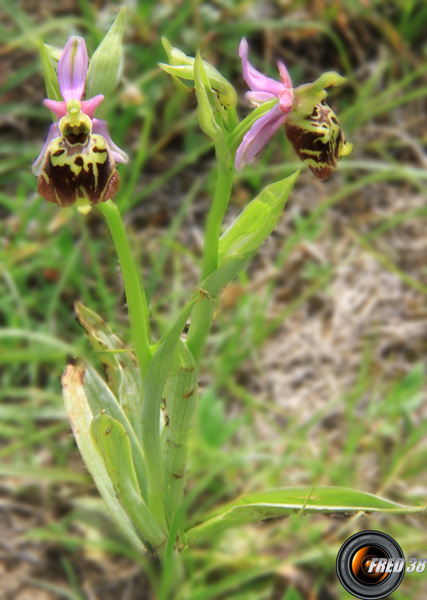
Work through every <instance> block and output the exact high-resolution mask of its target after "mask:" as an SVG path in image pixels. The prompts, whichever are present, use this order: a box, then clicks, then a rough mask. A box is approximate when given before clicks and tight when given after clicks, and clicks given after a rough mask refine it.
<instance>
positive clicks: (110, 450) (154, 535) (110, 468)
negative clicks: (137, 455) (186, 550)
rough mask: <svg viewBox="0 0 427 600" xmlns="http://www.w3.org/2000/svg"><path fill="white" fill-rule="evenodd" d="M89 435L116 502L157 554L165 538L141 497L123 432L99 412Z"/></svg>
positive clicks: (127, 443) (107, 416) (165, 535)
mask: <svg viewBox="0 0 427 600" xmlns="http://www.w3.org/2000/svg"><path fill="white" fill-rule="evenodd" d="M90 434H91V438H92V441H93V443H94V445H95V447H96V448H97V450H98V452H99V454H100V456H101V457H102V458H103V460H104V464H105V468H106V470H107V473H108V476H109V478H110V481H111V484H112V486H113V488H114V491H115V494H116V498H117V500H118V501H119V502H120V504H121V506H122V507H123V509H124V510H125V512H126V514H127V516H128V517H129V519H130V520H131V522H132V524H133V525H134V527H135V528H136V529H137V530H138V532H139V533H140V535H141V537H143V538H144V539H146V540H148V541H149V542H150V543H151V544H152V545H153V546H154V547H155V548H156V550H157V551H161V548H162V546H164V545H165V543H166V539H167V534H166V532H165V531H164V530H163V529H162V528H161V527H160V525H159V523H158V522H157V521H156V519H155V518H154V517H153V515H152V513H151V512H150V510H149V509H148V507H147V505H146V503H145V502H144V499H143V498H142V496H141V493H140V490H139V486H138V481H137V478H136V473H135V467H134V464H133V460H132V452H131V446H130V442H129V437H128V435H127V432H126V430H125V428H124V427H123V425H122V424H121V423H119V422H118V421H116V419H113V418H112V417H111V416H109V415H107V414H105V413H104V412H102V413H101V414H99V415H97V416H96V417H95V418H94V419H93V420H92V422H91V426H90Z"/></svg>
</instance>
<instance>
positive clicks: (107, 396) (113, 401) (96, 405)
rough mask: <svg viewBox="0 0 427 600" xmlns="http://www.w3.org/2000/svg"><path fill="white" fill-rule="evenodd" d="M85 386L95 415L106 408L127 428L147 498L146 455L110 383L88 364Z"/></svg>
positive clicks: (140, 481) (143, 490)
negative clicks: (109, 385)
mask: <svg viewBox="0 0 427 600" xmlns="http://www.w3.org/2000/svg"><path fill="white" fill-rule="evenodd" d="M83 386H84V390H85V393H86V397H87V400H88V402H89V405H90V408H91V411H92V414H93V416H96V415H97V414H99V413H100V412H101V411H103V410H104V411H106V412H107V414H109V415H111V416H112V417H113V418H114V419H116V420H117V421H119V422H120V423H121V424H122V425H123V427H124V428H125V429H126V432H127V434H128V436H129V441H130V444H131V448H132V456H133V461H134V463H135V469H136V474H137V477H138V482H139V487H140V490H141V494H142V496H143V498H145V499H146V498H147V474H146V466H145V460H144V455H143V452H142V447H141V445H140V442H139V440H138V439H137V437H136V435H135V431H134V429H133V427H132V425H131V424H130V422H129V419H128V418H127V416H126V415H125V413H124V412H123V410H122V408H121V406H120V404H119V402H118V400H117V398H116V397H115V396H114V394H113V393H112V391H111V390H110V388H109V387H108V385H107V384H106V383H105V381H104V380H103V379H102V377H101V376H100V375H99V373H98V372H97V371H96V370H95V369H94V368H93V367H92V366H91V365H89V364H88V365H86V372H85V375H84V381H83Z"/></svg>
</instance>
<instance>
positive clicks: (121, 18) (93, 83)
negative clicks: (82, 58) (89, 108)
mask: <svg viewBox="0 0 427 600" xmlns="http://www.w3.org/2000/svg"><path fill="white" fill-rule="evenodd" d="M125 25H126V7H125V6H123V7H122V8H121V9H120V12H119V14H118V15H117V17H116V19H115V21H114V23H113V24H112V25H111V27H110V29H109V30H108V32H107V34H106V35H105V37H104V39H103V40H102V42H101V43H100V44H99V46H98V48H97V49H96V50H95V52H94V54H93V56H92V58H91V60H90V63H89V68H88V72H87V79H86V94H87V97H88V98H92V97H93V96H96V95H97V94H104V96H105V98H106V99H107V100H108V98H109V97H110V96H111V94H112V93H113V91H114V89H115V88H116V87H117V84H118V83H119V81H120V79H121V76H122V72H123V62H124V50H123V34H124V31H125ZM102 111H103V109H102V108H101V107H100V108H99V109H98V112H99V114H101V112H102ZM104 112H105V108H104Z"/></svg>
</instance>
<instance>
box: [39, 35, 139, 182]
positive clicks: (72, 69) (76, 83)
mask: <svg viewBox="0 0 427 600" xmlns="http://www.w3.org/2000/svg"><path fill="white" fill-rule="evenodd" d="M87 70H88V54H87V50H86V44H85V41H84V39H83V38H81V37H79V36H72V37H70V38H69V40H68V42H67V44H66V46H65V48H64V50H63V51H62V54H61V57H60V59H59V63H58V82H59V89H60V91H61V94H62V97H63V98H64V101H62V102H57V101H55V100H48V99H46V100H44V101H43V104H44V105H45V106H47V108H49V109H50V110H51V111H52V112H53V113H54V114H55V115H56V117H57V118H58V119H59V120H60V119H62V118H63V117H66V116H67V114H68V113H69V110H70V106H71V105H72V106H73V108H74V113H76V111H80V113H83V114H84V115H86V116H87V117H89V119H90V121H91V133H92V134H98V135H100V136H102V137H103V138H104V139H105V141H106V142H107V144H108V148H109V150H110V153H111V156H112V158H113V159H114V161H115V162H116V163H125V162H127V161H128V160H129V159H128V156H127V154H126V153H125V152H124V151H123V150H121V149H120V148H119V147H118V146H117V145H116V144H115V143H114V142H113V140H112V139H111V137H110V135H109V133H108V128H107V123H106V122H105V121H102V120H100V119H95V118H94V113H95V110H96V108H97V107H98V106H99V105H100V103H101V102H102V101H103V99H104V96H103V95H102V94H98V95H97V96H94V97H93V98H90V99H88V100H81V98H82V96H83V93H84V89H85V84H86V75H87ZM76 118H77V117H76ZM60 125H61V124H60V122H59V121H58V122H56V123H53V124H52V125H51V126H50V128H49V132H48V135H47V138H46V141H45V143H44V145H43V148H42V150H41V152H40V154H39V156H38V157H37V159H36V160H35V161H34V163H33V167H32V169H33V173H34V175H40V173H41V171H42V167H43V160H44V158H45V156H46V154H47V151H48V148H49V145H50V143H51V142H52V141H53V140H54V139H55V138H59V137H61V136H62V131H61V128H60Z"/></svg>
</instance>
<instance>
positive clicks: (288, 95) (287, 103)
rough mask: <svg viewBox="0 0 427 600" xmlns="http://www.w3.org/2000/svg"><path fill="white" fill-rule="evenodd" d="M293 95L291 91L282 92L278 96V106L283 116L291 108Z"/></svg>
mask: <svg viewBox="0 0 427 600" xmlns="http://www.w3.org/2000/svg"><path fill="white" fill-rule="evenodd" d="M292 102H293V93H292V90H283V91H282V92H281V93H280V96H279V106H280V110H281V111H282V113H283V114H285V115H287V114H288V112H289V111H290V110H291V108H292Z"/></svg>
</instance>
